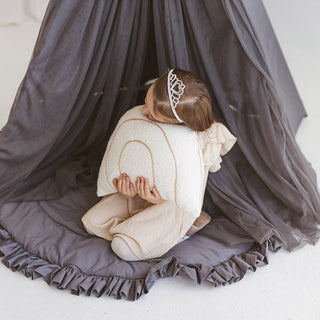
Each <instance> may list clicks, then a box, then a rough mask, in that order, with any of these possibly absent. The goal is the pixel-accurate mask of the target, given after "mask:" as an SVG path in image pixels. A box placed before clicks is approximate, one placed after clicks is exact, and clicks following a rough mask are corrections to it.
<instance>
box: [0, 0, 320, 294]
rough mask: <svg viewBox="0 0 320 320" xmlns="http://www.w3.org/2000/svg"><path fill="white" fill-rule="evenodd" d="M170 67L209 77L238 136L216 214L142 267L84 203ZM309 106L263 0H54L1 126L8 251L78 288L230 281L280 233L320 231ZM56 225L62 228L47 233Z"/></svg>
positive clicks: (1, 219) (291, 239)
mask: <svg viewBox="0 0 320 320" xmlns="http://www.w3.org/2000/svg"><path fill="white" fill-rule="evenodd" d="M262 26H263V27H262ZM268 41H269V42H268ZM270 42H271V43H272V46H269V45H268V44H269V43H270ZM168 67H170V68H171V67H172V68H176V67H177V68H181V69H186V70H189V71H191V72H194V73H196V74H197V75H198V76H199V77H200V78H201V79H202V80H203V81H204V82H205V83H206V85H207V87H208V89H209V92H210V94H211V96H212V100H213V105H212V107H213V111H214V113H215V115H216V117H217V119H218V120H220V121H222V122H223V123H225V124H226V125H227V127H228V128H229V129H230V130H231V132H232V133H233V134H234V135H235V136H236V137H237V138H238V140H237V144H236V146H234V148H233V149H232V151H231V152H230V153H228V154H227V155H226V156H224V161H223V165H222V168H221V169H220V170H219V171H217V172H215V173H210V174H209V177H208V183H207V187H206V193H205V197H204V203H203V209H204V210H205V211H206V212H208V213H209V214H210V215H212V216H213V217H214V219H213V222H214V223H213V224H211V225H208V226H206V228H205V230H204V231H203V234H202V235H195V236H193V237H192V238H191V239H188V241H185V242H184V243H182V244H180V245H179V246H176V247H175V248H173V249H172V251H170V252H169V253H168V254H167V255H165V256H164V257H162V258H159V259H155V260H150V261H144V262H139V268H135V267H133V266H131V265H130V266H129V265H128V263H127V262H124V261H122V264H121V261H119V260H120V259H118V260H117V258H116V257H115V255H114V254H113V253H112V251H111V250H110V248H109V247H107V248H106V244H105V242H102V240H101V239H96V238H92V237H89V236H88V235H87V234H86V233H85V231H84V230H83V228H82V227H81V226H80V217H81V215H82V214H84V213H85V212H86V210H88V209H89V208H90V207H91V206H93V205H94V204H95V203H96V202H97V201H99V199H98V197H97V196H96V194H95V192H96V181H97V176H98V170H99V166H100V163H101V160H102V157H103V154H104V151H105V147H106V145H107V142H108V139H109V137H110V135H111V134H112V132H113V129H114V128H115V126H116V124H117V122H118V120H119V119H120V117H121V116H122V115H123V113H124V112H126V111H127V110H128V109H130V108H131V107H133V106H135V105H136V104H139V103H143V94H142V95H141V92H140V90H141V87H142V88H143V87H144V86H143V84H144V82H145V80H147V78H148V76H151V75H152V76H153V77H154V76H159V75H161V74H163V73H164V72H166V71H167V69H168ZM305 115H306V113H305V110H304V107H303V105H302V103H301V100H300V98H299V95H298V93H297V91H296V88H295V86H294V82H293V80H292V78H291V75H290V72H289V70H288V67H287V65H286V63H285V60H284V57H283V55H282V53H281V50H280V47H279V44H278V43H277V40H276V38H275V35H274V33H273V30H272V28H271V25H270V22H269V20H268V18H267V16H266V13H265V10H264V8H263V5H262V3H261V2H260V1H255V2H254V3H253V1H245V0H238V1H235V0H201V1H193V0H185V1H182V0H173V1H172V0H161V1H155V0H154V1H150V0H135V1H131V0H123V1H111V0H110V1H99V0H88V1H80V0H77V1H55V0H51V1H50V2H49V5H48V7H47V10H46V13H45V16H44V19H43V22H42V25H41V28H40V31H39V35H38V38H37V42H36V45H35V48H34V51H33V54H32V59H31V61H30V64H29V66H28V70H27V72H26V75H25V77H24V79H23V81H22V82H21V85H20V86H19V88H18V91H17V94H16V97H15V100H14V103H13V106H12V108H11V110H10V114H9V119H8V122H7V124H6V125H5V126H4V127H3V129H2V130H1V132H0V177H1V178H0V225H1V227H2V229H1V230H0V252H1V253H2V254H5V255H6V258H4V259H3V261H5V262H6V263H7V265H8V266H10V267H11V268H12V269H15V268H17V267H16V266H17V265H19V266H20V267H19V268H20V269H21V270H23V271H24V272H25V274H26V275H30V273H31V272H33V273H32V276H35V277H38V276H39V275H40V274H41V275H42V276H43V277H44V278H45V280H46V281H47V282H48V283H55V284H57V283H58V284H59V283H61V281H62V280H61V279H66V283H68V284H67V285H66V288H71V289H72V290H73V291H74V292H77V293H81V292H83V291H86V292H87V293H88V294H90V293H91V292H93V289H92V286H96V287H95V290H96V291H95V292H97V293H98V294H99V295H100V294H104V293H107V294H111V292H112V293H114V294H115V295H116V296H117V297H120V296H122V295H123V294H124V295H125V296H127V297H129V298H130V299H136V298H137V297H139V296H140V295H141V294H142V293H146V292H148V290H149V289H150V287H151V286H152V285H153V283H154V280H155V279H158V278H160V277H164V276H169V275H171V276H174V275H176V274H178V273H180V274H181V273H186V274H188V275H189V276H190V277H192V278H193V279H195V280H196V281H198V282H201V281H202V280H204V279H206V280H208V281H211V282H213V283H214V284H215V285H218V284H221V283H226V282H227V281H228V282H229V283H230V282H232V281H236V280H235V279H239V278H241V277H243V276H244V274H245V272H246V270H247V269H248V266H251V267H252V268H255V264H256V263H257V261H261V262H262V261H265V257H266V254H267V253H266V251H267V248H268V246H270V248H271V249H273V250H277V249H278V248H279V245H281V246H282V247H284V248H285V249H287V250H289V251H292V250H294V249H297V248H299V247H301V246H303V245H305V244H306V243H310V244H315V243H316V242H317V241H318V239H319V229H318V225H319V223H320V197H319V192H318V190H317V185H316V177H315V172H314V170H313V169H312V167H311V165H310V163H308V161H307V160H306V159H305V157H304V155H303V154H302V152H301V150H300V149H299V147H298V145H297V143H296V141H295V138H294V134H295V132H296V130H297V128H298V125H299V123H300V121H301V119H302V118H303V117H304V116H305ZM19 203H22V204H23V207H19ZM57 208H58V209H57ZM35 212H36V215H35ZM48 217H50V219H49V218H48ZM33 219H34V220H33ZM39 219H40V220H39ZM41 219H42V220H41ZM49 220H50V221H49ZM38 221H41V227H36V225H37V223H40V222H38ZM21 223H23V224H22V225H19V224H21ZM54 223H56V224H57V225H58V227H57V226H55V224H54ZM26 226H28V227H26ZM55 227H56V228H55ZM48 229H50V230H54V232H53V231H51V232H52V237H54V236H55V237H57V238H58V240H57V241H52V239H47V240H46V241H44V240H43V239H42V237H43V238H45V237H46V236H47V231H48ZM70 230H73V233H72V234H71V232H70ZM41 232H42V233H41ZM77 237H78V238H77ZM30 239H40V240H41V241H40V240H39V241H40V242H39V241H38V242H36V245H35V246H34V247H32V246H31V244H30ZM79 239H80V240H79ZM26 243H28V245H25V246H24V244H26ZM20 244H22V245H20ZM253 244H254V245H253ZM270 244H271V245H270ZM272 244H273V246H272ZM1 246H2V247H1ZM49 248H50V249H49ZM66 248H68V250H67V249H66ZM102 248H103V249H102ZM26 250H27V251H26ZM34 252H37V254H34ZM61 252H63V254H62V253H61ZM74 252H76V254H74ZM43 253H45V257H44V256H41V254H43ZM18 255H19V259H20V260H19V259H18ZM88 256H90V259H89V258H88ZM252 257H254V258H252ZM44 261H53V262H51V263H49V262H44ZM239 261H242V262H241V263H240V262H239ZM244 262H245V263H244ZM88 264H89V265H88ZM40 265H41V268H40V267H39V266H40ZM239 270H240V271H239ZM61 273H62V274H61ZM58 275H59V276H58ZM62 275H63V276H62ZM80 279H81V281H80ZM110 279H111V280H110ZM142 279H143V280H142ZM222 279H223V280H222ZM110 281H111V282H110ZM114 281H115V282H116V283H117V285H114ZM112 283H113V284H112ZM111 286H112V288H111Z"/></svg>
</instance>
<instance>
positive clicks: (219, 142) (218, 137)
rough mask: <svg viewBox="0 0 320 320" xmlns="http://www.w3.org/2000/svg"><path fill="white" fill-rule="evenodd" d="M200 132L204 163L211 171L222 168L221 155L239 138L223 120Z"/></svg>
mask: <svg viewBox="0 0 320 320" xmlns="http://www.w3.org/2000/svg"><path fill="white" fill-rule="evenodd" d="M198 134H199V138H200V139H199V140H200V145H201V149H202V153H203V161H204V165H205V166H208V167H209V171H210V172H215V171H218V170H219V169H220V168H221V165H220V163H221V162H222V158H221V156H224V155H225V154H227V153H228V152H229V151H230V150H231V148H232V147H233V145H234V144H235V143H236V141H237V138H236V137H235V136H234V135H233V134H232V133H231V132H230V131H229V129H228V128H227V127H226V126H225V125H224V124H222V123H221V122H214V123H213V124H212V125H211V127H210V128H208V129H207V130H205V131H201V132H199V133H198Z"/></svg>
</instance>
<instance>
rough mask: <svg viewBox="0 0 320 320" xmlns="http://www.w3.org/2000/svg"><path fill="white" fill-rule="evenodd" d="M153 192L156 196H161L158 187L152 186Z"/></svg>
mask: <svg viewBox="0 0 320 320" xmlns="http://www.w3.org/2000/svg"><path fill="white" fill-rule="evenodd" d="M152 192H153V194H154V195H155V197H156V198H161V197H160V194H159V192H158V190H157V189H156V187H153V188H152Z"/></svg>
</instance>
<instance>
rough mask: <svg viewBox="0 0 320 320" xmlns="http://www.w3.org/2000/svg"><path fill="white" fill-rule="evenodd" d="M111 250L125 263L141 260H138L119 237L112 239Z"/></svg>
mask: <svg viewBox="0 0 320 320" xmlns="http://www.w3.org/2000/svg"><path fill="white" fill-rule="evenodd" d="M111 249H112V250H113V252H114V253H115V254H116V255H117V256H118V257H120V258H121V259H123V260H126V261H138V260H141V259H140V258H138V257H137V256H136V255H135V254H134V253H133V251H132V250H131V249H130V247H129V246H128V245H127V243H126V242H125V241H124V240H123V239H121V238H120V237H114V238H113V239H112V241H111Z"/></svg>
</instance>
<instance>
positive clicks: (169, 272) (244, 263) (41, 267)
mask: <svg viewBox="0 0 320 320" xmlns="http://www.w3.org/2000/svg"><path fill="white" fill-rule="evenodd" d="M280 248H281V246H280V244H279V243H278V242H277V241H276V240H275V239H273V238H270V239H267V240H266V241H265V242H264V243H263V244H261V245H260V244H258V243H257V242H255V243H254V245H253V246H252V247H251V249H250V250H248V251H247V252H244V253H241V254H238V255H234V256H232V257H231V258H230V259H228V260H227V261H224V262H222V263H220V264H218V265H215V266H211V267H210V268H207V267H205V266H193V265H189V264H182V263H180V262H179V260H178V259H176V258H175V257H174V256H168V257H166V258H165V259H163V260H162V261H160V262H158V263H157V264H156V265H155V266H153V267H152V268H150V269H149V271H148V273H147V275H146V276H145V278H133V279H129V278H128V279H126V278H124V277H120V276H117V275H106V276H98V275H94V274H87V273H85V272H82V271H81V269H80V268H79V267H78V266H76V265H65V266H60V265H57V264H54V263H51V262H49V261H46V260H45V259H42V258H40V257H38V256H36V255H34V254H32V253H30V252H28V251H26V250H25V249H24V248H23V246H22V245H21V244H19V243H17V242H15V241H14V240H13V239H12V238H11V237H10V235H9V234H8V232H6V231H5V230H4V229H2V228H0V256H3V258H2V260H1V262H2V263H3V264H4V265H5V266H6V267H7V268H10V269H11V270H12V271H21V272H23V273H24V275H25V276H26V277H27V278H30V277H31V278H32V280H34V279H37V278H40V277H42V278H43V279H44V280H45V281H46V283H47V284H49V285H54V286H56V287H57V288H58V289H62V290H70V292H71V293H72V294H74V295H80V294H85V295H87V296H91V295H94V296H96V297H101V296H104V295H106V296H112V297H114V298H115V299H122V298H125V299H127V300H128V301H134V300H137V299H139V298H140V297H141V296H142V295H143V294H147V293H148V292H149V290H150V289H151V287H152V286H153V285H154V283H155V281H156V280H158V279H160V278H166V277H174V276H178V275H184V276H188V277H189V278H191V279H192V280H193V281H196V282H197V283H198V284H201V283H202V282H204V281H208V282H209V283H210V284H212V285H213V286H214V287H218V286H220V285H223V286H225V285H226V284H228V283H229V284H231V283H233V282H237V281H239V280H241V279H242V278H243V277H244V276H245V274H246V273H247V271H248V270H251V271H252V272H255V271H256V269H257V267H258V266H264V265H266V264H268V253H269V251H273V252H276V251H278V250H279V249H280ZM205 270H206V271H205Z"/></svg>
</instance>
